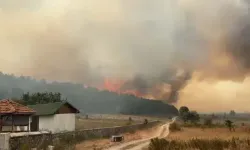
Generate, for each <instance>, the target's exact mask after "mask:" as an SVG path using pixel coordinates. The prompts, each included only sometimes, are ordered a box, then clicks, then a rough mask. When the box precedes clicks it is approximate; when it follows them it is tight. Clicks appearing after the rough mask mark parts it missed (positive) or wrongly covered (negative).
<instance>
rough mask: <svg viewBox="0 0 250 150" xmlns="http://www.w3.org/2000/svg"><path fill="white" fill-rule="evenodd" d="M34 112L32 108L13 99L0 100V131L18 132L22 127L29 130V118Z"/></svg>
mask: <svg viewBox="0 0 250 150" xmlns="http://www.w3.org/2000/svg"><path fill="white" fill-rule="evenodd" d="M34 113H35V111H34V110H33V109H31V108H29V107H27V106H24V105H21V104H19V103H17V102H14V101H13V100H10V99H3V100H0V132H18V131H21V129H20V128H22V127H26V131H30V122H31V120H30V119H31V116H32V115H33V114H34ZM17 127H19V129H18V128H17Z"/></svg>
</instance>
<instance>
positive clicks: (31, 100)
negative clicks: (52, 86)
mask: <svg viewBox="0 0 250 150" xmlns="http://www.w3.org/2000/svg"><path fill="white" fill-rule="evenodd" d="M21 99H22V100H23V101H24V102H25V103H26V104H27V105H34V104H46V103H54V102H60V101H63V100H62V97H61V94H60V93H52V92H50V93H48V92H43V93H40V92H37V93H33V94H29V93H25V94H23V95H22V98H21Z"/></svg>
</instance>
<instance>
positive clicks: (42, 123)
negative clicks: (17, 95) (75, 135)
mask: <svg viewBox="0 0 250 150" xmlns="http://www.w3.org/2000/svg"><path fill="white" fill-rule="evenodd" d="M29 107H30V108H32V109H33V110H35V111H36V113H35V115H34V116H33V117H32V122H31V131H50V132H52V133H58V132H67V131H75V118H76V116H75V115H76V113H79V110H78V109H76V108H75V107H74V106H72V105H71V104H70V103H68V102H66V101H64V102H56V103H48V104H37V105H29Z"/></svg>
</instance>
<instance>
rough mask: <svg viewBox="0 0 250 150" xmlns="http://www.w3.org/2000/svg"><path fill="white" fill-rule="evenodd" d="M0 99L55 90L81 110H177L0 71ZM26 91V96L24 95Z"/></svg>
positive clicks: (150, 112)
mask: <svg viewBox="0 0 250 150" xmlns="http://www.w3.org/2000/svg"><path fill="white" fill-rule="evenodd" d="M0 83H1V84H0V98H1V99H3V98H11V99H23V98H25V96H27V94H31V95H32V93H37V92H40V93H42V92H47V93H48V96H50V97H51V96H53V95H49V93H51V92H53V93H57V95H55V96H58V97H60V98H62V99H64V100H67V101H69V102H71V103H72V104H73V105H74V106H76V107H77V108H78V109H79V110H80V111H81V113H98V114H101V113H103V114H117V113H119V114H135V115H161V116H169V115H176V114H177V113H178V110H177V109H176V108H175V107H174V106H172V105H169V104H166V103H164V102H162V101H153V100H147V99H143V98H138V97H135V96H132V95H119V94H117V93H113V92H109V91H99V90H97V89H95V88H85V87H84V86H83V85H82V84H74V83H61V82H60V83H59V82H47V81H45V80H35V79H33V78H31V77H24V76H21V77H16V76H14V75H8V74H3V73H0ZM25 94H26V95H25ZM30 103H32V102H30Z"/></svg>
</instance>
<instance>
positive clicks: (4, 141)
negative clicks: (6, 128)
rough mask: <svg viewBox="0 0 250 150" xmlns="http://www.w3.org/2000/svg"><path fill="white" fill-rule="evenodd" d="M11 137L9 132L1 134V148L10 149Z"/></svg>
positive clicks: (0, 149)
mask: <svg viewBox="0 0 250 150" xmlns="http://www.w3.org/2000/svg"><path fill="white" fill-rule="evenodd" d="M9 139H10V135H9V134H8V133H2V134H0V150H9V149H8V148H9Z"/></svg>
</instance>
